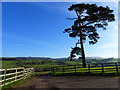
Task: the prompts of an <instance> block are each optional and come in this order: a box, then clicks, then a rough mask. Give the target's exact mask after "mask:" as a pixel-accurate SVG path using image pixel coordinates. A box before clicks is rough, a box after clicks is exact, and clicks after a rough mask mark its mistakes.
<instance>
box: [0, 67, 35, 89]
mask: <svg viewBox="0 0 120 90" xmlns="http://www.w3.org/2000/svg"><path fill="white" fill-rule="evenodd" d="M32 75H34V68H24V67H20V68H8V69H0V87H2V86H5V85H7V84H10V83H13V82H15V81H18V80H21V79H25V78H27V77H30V76H32Z"/></svg>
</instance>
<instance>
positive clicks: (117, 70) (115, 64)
mask: <svg viewBox="0 0 120 90" xmlns="http://www.w3.org/2000/svg"><path fill="white" fill-rule="evenodd" d="M115 66H116V72H117V74H118V65H117V63H115Z"/></svg>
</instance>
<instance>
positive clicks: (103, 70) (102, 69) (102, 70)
mask: <svg viewBox="0 0 120 90" xmlns="http://www.w3.org/2000/svg"><path fill="white" fill-rule="evenodd" d="M101 67H102V73H104V66H103V64H102V65H101Z"/></svg>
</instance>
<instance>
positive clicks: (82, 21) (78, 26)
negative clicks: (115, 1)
mask: <svg viewBox="0 0 120 90" xmlns="http://www.w3.org/2000/svg"><path fill="white" fill-rule="evenodd" d="M68 10H69V11H75V12H76V14H77V16H78V18H73V19H77V20H75V21H74V25H72V26H71V28H68V29H65V32H67V33H69V36H70V37H77V36H78V37H80V30H81V31H82V37H83V38H82V39H83V40H84V41H85V40H86V37H87V36H88V38H89V44H92V45H93V44H95V43H97V42H98V39H99V38H100V37H99V34H98V33H97V28H102V29H104V30H106V26H108V22H111V21H114V20H115V18H114V14H113V10H110V8H109V7H108V6H106V7H103V6H97V5H96V4H84V3H83V4H73V5H72V6H70V8H68Z"/></svg>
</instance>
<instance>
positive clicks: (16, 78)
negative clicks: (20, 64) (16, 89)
mask: <svg viewBox="0 0 120 90" xmlns="http://www.w3.org/2000/svg"><path fill="white" fill-rule="evenodd" d="M16 80H17V68H16V69H15V81H16Z"/></svg>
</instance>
